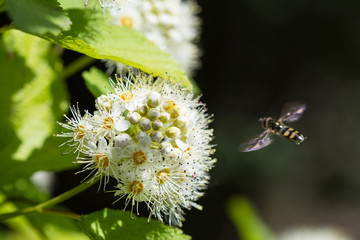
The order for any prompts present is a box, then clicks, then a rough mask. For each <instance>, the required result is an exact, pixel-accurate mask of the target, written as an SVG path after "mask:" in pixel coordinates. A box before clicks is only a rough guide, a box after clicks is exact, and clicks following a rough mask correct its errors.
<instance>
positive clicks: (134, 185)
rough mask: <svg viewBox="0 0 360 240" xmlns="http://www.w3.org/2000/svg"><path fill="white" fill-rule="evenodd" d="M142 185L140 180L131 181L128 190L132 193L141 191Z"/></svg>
mask: <svg viewBox="0 0 360 240" xmlns="http://www.w3.org/2000/svg"><path fill="white" fill-rule="evenodd" d="M143 189H144V185H143V184H142V182H140V181H137V180H135V181H132V182H131V183H130V186H129V190H130V192H131V193H132V194H134V195H136V194H139V193H141V192H142V190H143Z"/></svg>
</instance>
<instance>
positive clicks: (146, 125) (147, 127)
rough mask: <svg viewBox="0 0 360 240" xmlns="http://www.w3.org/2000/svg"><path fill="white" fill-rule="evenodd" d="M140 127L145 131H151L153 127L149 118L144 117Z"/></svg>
mask: <svg viewBox="0 0 360 240" xmlns="http://www.w3.org/2000/svg"><path fill="white" fill-rule="evenodd" d="M139 126H140V129H141V130H143V131H145V132H146V131H149V130H150V129H151V122H150V120H149V119H147V118H142V119H141V120H140V123H139Z"/></svg>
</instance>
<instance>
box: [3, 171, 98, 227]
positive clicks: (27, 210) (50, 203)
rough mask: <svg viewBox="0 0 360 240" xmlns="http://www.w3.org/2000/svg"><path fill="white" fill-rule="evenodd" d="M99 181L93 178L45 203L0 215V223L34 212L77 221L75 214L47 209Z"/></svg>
mask: <svg viewBox="0 0 360 240" xmlns="http://www.w3.org/2000/svg"><path fill="white" fill-rule="evenodd" d="M99 180H100V178H99V177H98V178H94V179H93V180H92V181H91V182H83V183H82V184H80V185H78V186H76V187H74V188H73V189H70V190H69V191H67V192H64V193H62V194H60V195H59V196H56V197H54V198H52V199H50V200H48V201H46V202H43V203H40V204H38V205H35V206H32V207H28V208H24V209H21V210H19V211H15V212H12V213H6V214H1V215H0V221H3V220H6V219H9V218H13V217H17V216H21V215H27V214H30V213H36V212H37V213H52V214H57V215H62V216H67V217H70V218H74V219H79V215H77V214H75V213H71V212H66V211H61V210H54V209H48V208H50V207H52V206H54V205H56V204H58V203H61V202H63V201H65V200H67V199H69V198H71V197H73V196H75V195H76V194H78V193H80V192H82V191H84V190H85V189H88V188H89V187H91V186H92V185H94V184H95V183H96V182H98V181H99Z"/></svg>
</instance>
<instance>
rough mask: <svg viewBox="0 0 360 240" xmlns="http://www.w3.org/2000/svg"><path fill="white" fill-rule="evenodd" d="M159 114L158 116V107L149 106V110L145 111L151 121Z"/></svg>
mask: <svg viewBox="0 0 360 240" xmlns="http://www.w3.org/2000/svg"><path fill="white" fill-rule="evenodd" d="M159 116H160V110H159V109H158V108H150V109H149V111H148V112H147V117H148V118H149V119H150V120H151V121H154V120H156V119H158V118H159Z"/></svg>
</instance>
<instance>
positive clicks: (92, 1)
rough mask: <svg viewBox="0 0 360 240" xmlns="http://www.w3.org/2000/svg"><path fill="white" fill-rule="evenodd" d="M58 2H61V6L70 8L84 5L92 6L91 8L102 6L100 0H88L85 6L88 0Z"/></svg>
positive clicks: (60, 0)
mask: <svg viewBox="0 0 360 240" xmlns="http://www.w3.org/2000/svg"><path fill="white" fill-rule="evenodd" d="M58 2H59V3H60V5H61V7H62V8H63V9H70V8H84V7H90V8H94V7H98V8H101V6H100V4H99V0H88V4H87V5H86V6H85V3H86V0H82V1H79V0H76V1H74V0H58Z"/></svg>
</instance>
